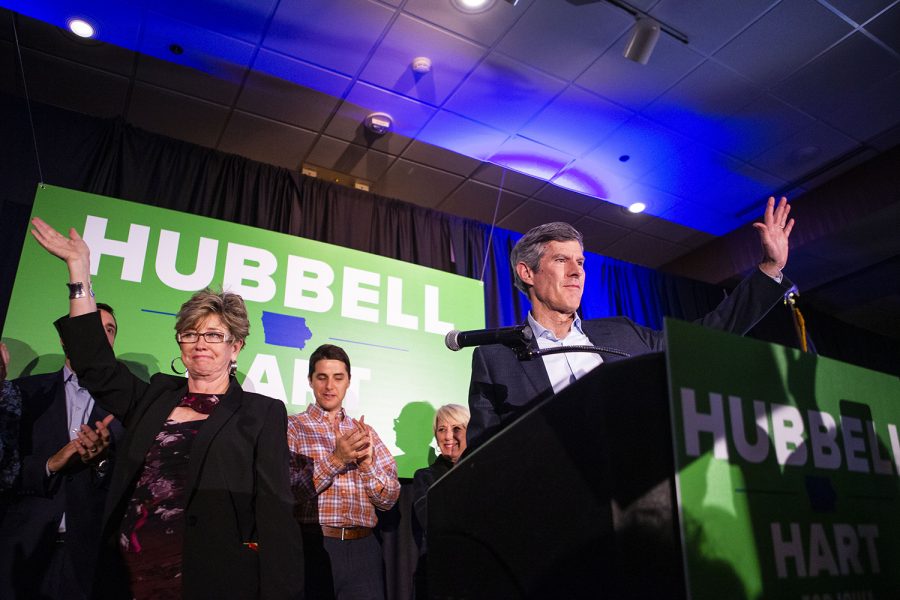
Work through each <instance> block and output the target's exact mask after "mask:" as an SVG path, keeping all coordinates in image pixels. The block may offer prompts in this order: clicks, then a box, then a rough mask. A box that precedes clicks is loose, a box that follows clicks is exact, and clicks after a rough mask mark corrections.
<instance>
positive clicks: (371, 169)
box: [306, 135, 394, 181]
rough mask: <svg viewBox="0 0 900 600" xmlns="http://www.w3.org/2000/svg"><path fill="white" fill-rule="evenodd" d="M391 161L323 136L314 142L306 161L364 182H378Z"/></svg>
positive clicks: (378, 154)
mask: <svg viewBox="0 0 900 600" xmlns="http://www.w3.org/2000/svg"><path fill="white" fill-rule="evenodd" d="M393 161H394V157H393V156H391V155H390V154H385V153H384V152H378V151H377V150H372V149H367V148H364V147H362V146H357V145H356V144H350V143H348V142H345V141H343V140H338V139H335V138H332V137H328V136H325V135H323V136H322V137H320V138H319V139H318V140H317V141H316V144H315V146H313V149H312V151H311V152H310V154H309V156H308V157H307V159H306V162H308V163H310V164H313V165H317V166H320V167H325V168H326V169H331V170H332V171H337V172H338V173H344V174H346V175H352V176H354V177H358V178H360V179H365V180H366V181H378V179H379V178H380V177H381V176H382V175H384V172H385V171H386V170H387V168H388V167H389V166H390V165H391V163H392V162H393Z"/></svg>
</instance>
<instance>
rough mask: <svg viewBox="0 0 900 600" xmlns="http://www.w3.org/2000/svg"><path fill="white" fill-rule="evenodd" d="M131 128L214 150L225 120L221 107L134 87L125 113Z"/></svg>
mask: <svg viewBox="0 0 900 600" xmlns="http://www.w3.org/2000/svg"><path fill="white" fill-rule="evenodd" d="M127 117H128V121H129V122H131V123H133V124H134V125H136V126H138V127H140V128H142V129H146V130H148V131H152V132H154V133H159V134H162V135H167V136H169V137H173V138H177V139H181V140H185V141H187V142H191V143H192V144H198V145H200V146H206V147H207V148H215V147H216V144H217V142H218V140H219V136H220V135H221V133H222V130H223V128H224V127H225V121H226V119H227V118H228V109H227V108H226V107H224V106H221V105H218V104H213V103H211V102H206V101H204V100H199V99H197V98H191V97H190V96H185V95H182V94H177V93H175V92H169V91H166V90H163V89H160V88H157V87H155V86H151V85H148V84H144V83H135V85H134V92H133V93H132V94H131V103H130V104H129V106H128V112H127Z"/></svg>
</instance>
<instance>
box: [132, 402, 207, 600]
mask: <svg viewBox="0 0 900 600" xmlns="http://www.w3.org/2000/svg"><path fill="white" fill-rule="evenodd" d="M197 402H200V403H201V404H202V406H203V407H204V408H206V409H207V410H208V412H212V409H214V408H215V405H216V404H217V402H218V398H217V397H216V396H213V395H211V394H192V395H189V396H186V397H185V399H184V400H183V401H182V403H181V406H189V407H191V408H194V409H195V410H197V408H198V404H197ZM198 412H205V411H198ZM208 412H207V414H208ZM203 422H204V420H196V421H185V422H181V423H178V422H175V421H171V420H169V421H166V423H165V424H164V425H163V428H162V430H161V431H160V432H159V433H158V434H157V436H156V439H155V440H154V442H153V445H151V446H150V450H148V451H147V456H146V458H145V459H144V468H143V471H141V474H140V477H139V478H138V482H137V485H136V486H135V488H134V492H133V493H132V496H131V500H130V501H129V502H128V508H127V510H126V512H125V517H124V518H123V519H122V525H121V526H120V528H119V548H120V549H121V551H122V555H123V557H124V559H125V563H126V565H127V567H128V573H129V578H130V581H131V593H132V596H133V597H134V598H136V599H140V598H181V562H182V553H183V548H182V546H183V539H184V510H185V502H186V500H187V490H186V484H187V474H188V464H189V462H190V458H191V447H192V445H193V443H194V439H195V438H196V437H197V433H198V432H199V431H200V427H201V426H202V425H203Z"/></svg>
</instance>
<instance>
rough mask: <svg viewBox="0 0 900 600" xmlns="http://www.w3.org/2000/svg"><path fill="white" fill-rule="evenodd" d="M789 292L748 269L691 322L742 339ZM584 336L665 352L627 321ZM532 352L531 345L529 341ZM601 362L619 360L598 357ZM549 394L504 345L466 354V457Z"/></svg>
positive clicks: (534, 369) (533, 367) (537, 367)
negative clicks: (469, 356)
mask: <svg viewBox="0 0 900 600" xmlns="http://www.w3.org/2000/svg"><path fill="white" fill-rule="evenodd" d="M792 288H793V283H791V282H790V281H789V280H788V279H787V277H785V278H784V279H783V281H782V282H781V283H780V284H779V283H776V282H775V280H773V279H772V278H771V277H769V276H768V275H766V274H765V273H763V272H762V271H760V270H759V269H754V270H753V273H751V274H750V275H749V276H748V277H747V278H745V279H744V280H743V281H741V283H740V284H738V286H737V287H736V288H735V289H734V291H733V292H732V293H731V294H730V295H729V296H728V297H727V298H725V299H724V300H723V301H722V302H721V303H720V304H719V305H718V306H717V307H716V308H715V309H714V310H713V311H712V312H710V313H709V314H707V315H706V316H705V317H703V318H702V319H698V320H697V321H696V323H698V324H700V325H704V326H706V327H711V328H713V329H720V330H722V331H728V332H731V333H737V334H739V335H744V334H745V333H747V332H748V331H750V329H751V328H752V327H753V326H754V325H755V324H756V323H758V322H759V320H760V319H762V318H763V317H764V316H765V315H766V313H768V312H769V310H771V309H772V307H773V306H775V305H776V304H777V303H778V302H779V301H781V299H782V298H783V297H784V295H785V294H786V293H787V292H788V291H789V290H791V289H792ZM582 327H583V329H584V333H585V334H586V335H587V336H588V338H589V339H590V340H591V343H592V344H594V345H595V346H605V347H608V348H614V349H616V350H620V351H622V352H624V353H627V354H629V355H631V356H637V355H639V354H646V353H648V352H660V351H662V350H665V338H664V335H663V332H662V331H656V330H653V329H650V328H648V327H643V326H641V325H638V324H637V323H635V322H634V321H632V320H631V319H629V318H627V317H611V318H606V319H592V320H589V321H582ZM531 346H532V347H533V348H537V347H538V345H537V340H536V339H533V340H531ZM601 356H603V360H604V361H605V362H612V361H615V360H620V359H621V358H622V357H621V356H619V355H616V354H601ZM552 395H553V387H552V385H551V384H550V378H549V377H548V376H547V369H546V368H545V367H544V360H543V358H538V359H534V360H526V361H520V360H519V359H518V358H516V355H515V353H513V351H512V350H510V349H509V348H507V347H506V346H501V345H497V344H494V345H486V346H479V347H478V348H476V349H475V352H474V353H473V355H472V379H471V382H470V384H469V411H470V413H471V415H472V416H471V419H470V420H469V425H468V427H467V428H466V443H467V447H466V453H467V454H468V453H469V452H470V451H471V450H473V449H474V448H476V447H477V446H479V445H481V444H483V443H484V442H485V441H487V440H488V439H489V438H490V437H491V436H493V435H495V434H496V433H497V432H498V431H500V430H501V429H503V428H504V427H506V426H507V425H508V424H509V423H510V422H512V421H513V420H514V419H515V418H516V417H518V416H519V415H521V414H523V413H524V412H525V411H526V410H527V409H528V408H530V407H531V406H534V405H535V404H537V403H538V402H540V401H541V400H544V399H546V398H549V397H550V396H552Z"/></svg>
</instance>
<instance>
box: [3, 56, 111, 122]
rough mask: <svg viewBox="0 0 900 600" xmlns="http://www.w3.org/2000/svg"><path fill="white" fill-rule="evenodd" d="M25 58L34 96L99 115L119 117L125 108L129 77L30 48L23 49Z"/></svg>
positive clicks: (25, 65) (78, 110)
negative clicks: (63, 91) (61, 91)
mask: <svg viewBox="0 0 900 600" xmlns="http://www.w3.org/2000/svg"><path fill="white" fill-rule="evenodd" d="M22 62H23V63H24V67H25V77H26V82H27V84H28V94H29V96H30V97H31V99H32V100H37V101H38V102H45V103H47V104H52V105H54V106H59V107H61V108H65V109H68V110H73V111H75V112H80V113H84V114H86V115H94V116H98V117H117V116H120V115H121V114H122V112H123V111H124V110H125V102H126V98H127V97H128V86H129V80H128V79H127V78H126V77H122V76H121V75H114V74H112V73H109V72H107V71H101V70H99V69H95V68H93V67H88V66H82V65H80V64H78V63H73V62H69V61H67V60H63V59H58V58H54V57H52V56H49V55H47V54H43V53H38V52H33V51H30V50H23V51H22ZM14 68H16V69H17V68H18V67H17V66H14ZM61 89H62V90H65V93H62V94H61V93H59V90H61Z"/></svg>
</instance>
